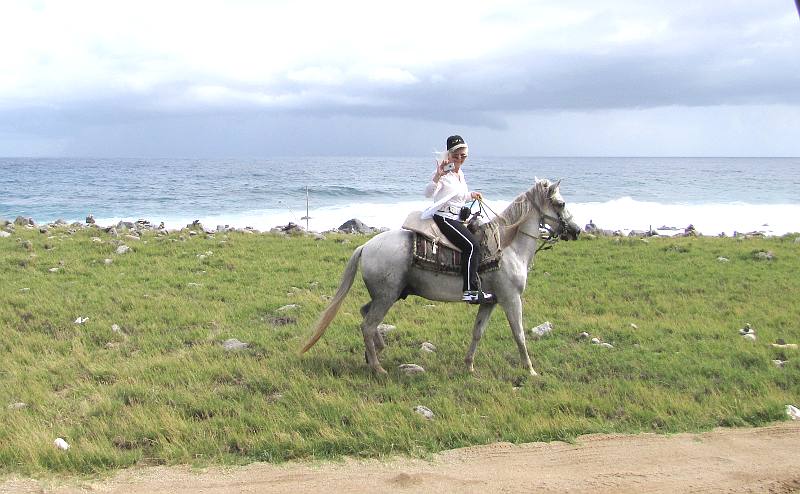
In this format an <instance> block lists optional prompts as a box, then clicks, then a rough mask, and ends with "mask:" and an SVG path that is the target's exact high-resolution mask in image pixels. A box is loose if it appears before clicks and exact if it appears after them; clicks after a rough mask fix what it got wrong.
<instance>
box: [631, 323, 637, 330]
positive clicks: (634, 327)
mask: <svg viewBox="0 0 800 494" xmlns="http://www.w3.org/2000/svg"><path fill="white" fill-rule="evenodd" d="M631 329H639V326H637V325H636V324H634V323H631Z"/></svg>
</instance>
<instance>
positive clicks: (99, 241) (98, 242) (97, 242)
mask: <svg viewBox="0 0 800 494" xmlns="http://www.w3.org/2000/svg"><path fill="white" fill-rule="evenodd" d="M92 242H94V243H96V244H102V243H103V239H102V238H100V237H92Z"/></svg>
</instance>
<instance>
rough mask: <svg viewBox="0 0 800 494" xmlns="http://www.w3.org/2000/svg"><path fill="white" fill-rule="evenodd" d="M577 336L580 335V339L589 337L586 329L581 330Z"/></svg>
mask: <svg viewBox="0 0 800 494" xmlns="http://www.w3.org/2000/svg"><path fill="white" fill-rule="evenodd" d="M578 337H580V338H581V339H586V338H588V337H589V333H587V332H586V331H584V332H582V333H581V334H579V335H578Z"/></svg>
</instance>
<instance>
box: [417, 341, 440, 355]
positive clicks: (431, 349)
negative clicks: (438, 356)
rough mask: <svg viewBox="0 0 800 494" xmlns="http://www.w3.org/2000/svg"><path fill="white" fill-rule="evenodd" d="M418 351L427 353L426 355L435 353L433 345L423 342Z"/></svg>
mask: <svg viewBox="0 0 800 494" xmlns="http://www.w3.org/2000/svg"><path fill="white" fill-rule="evenodd" d="M420 350H422V351H423V352H427V353H435V352H436V347H435V346H434V345H433V343H430V342H428V341H426V342H424V343H423V344H422V347H420Z"/></svg>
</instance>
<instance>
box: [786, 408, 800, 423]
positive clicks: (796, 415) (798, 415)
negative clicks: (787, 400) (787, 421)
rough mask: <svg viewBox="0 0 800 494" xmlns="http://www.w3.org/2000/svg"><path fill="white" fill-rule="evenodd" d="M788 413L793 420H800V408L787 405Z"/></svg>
mask: <svg viewBox="0 0 800 494" xmlns="http://www.w3.org/2000/svg"><path fill="white" fill-rule="evenodd" d="M786 415H788V416H789V418H791V419H792V420H800V409H798V408H797V407H796V406H794V405H786Z"/></svg>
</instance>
